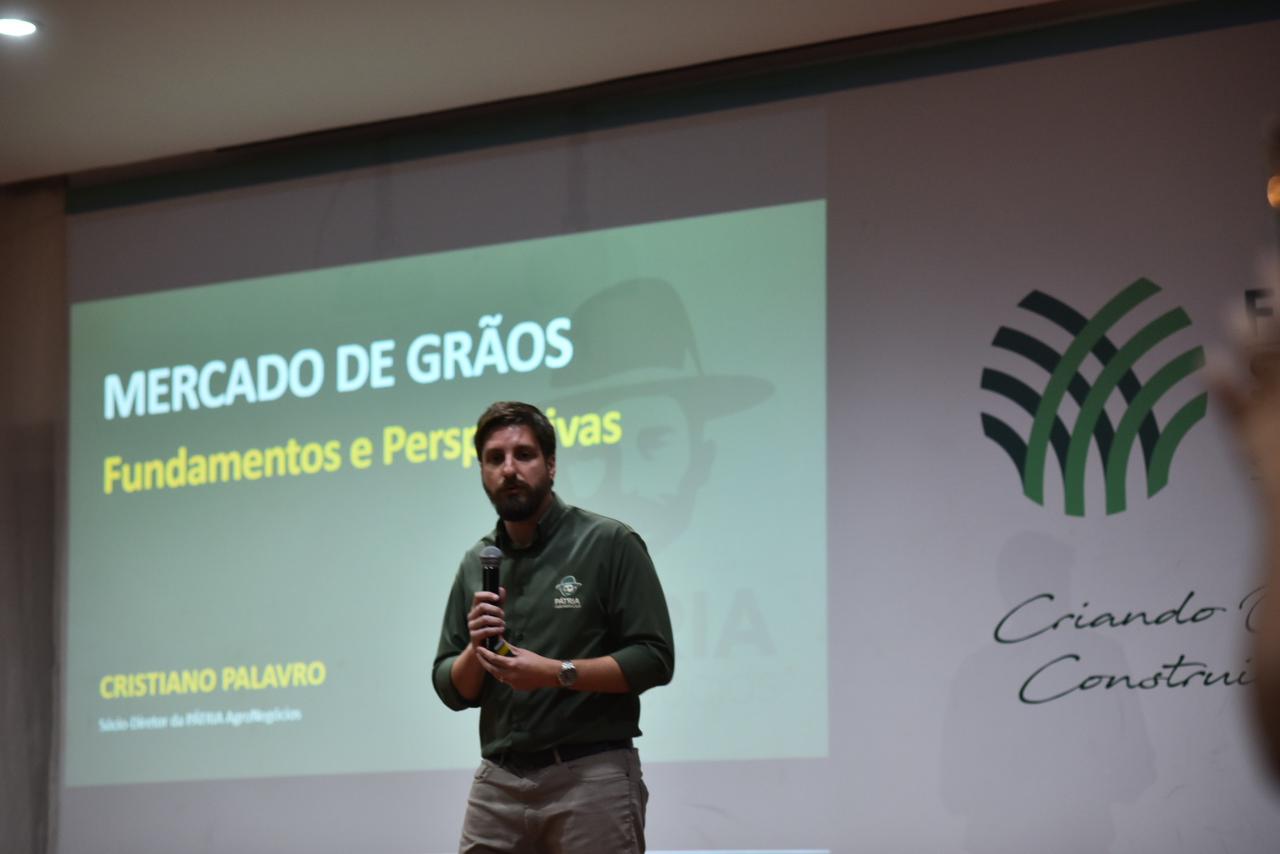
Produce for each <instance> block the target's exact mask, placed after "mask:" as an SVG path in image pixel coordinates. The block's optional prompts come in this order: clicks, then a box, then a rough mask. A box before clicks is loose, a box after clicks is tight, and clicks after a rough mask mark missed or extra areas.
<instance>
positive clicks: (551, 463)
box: [547, 457, 556, 484]
mask: <svg viewBox="0 0 1280 854" xmlns="http://www.w3.org/2000/svg"><path fill="white" fill-rule="evenodd" d="M547 474H548V475H550V476H551V483H552V484H554V483H555V482H556V458H555V457H547Z"/></svg>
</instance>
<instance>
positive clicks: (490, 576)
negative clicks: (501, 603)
mask: <svg viewBox="0 0 1280 854" xmlns="http://www.w3.org/2000/svg"><path fill="white" fill-rule="evenodd" d="M501 565H502V549H500V548H498V547H497V546H485V547H484V548H483V549H482V550H481V551H480V573H481V579H482V581H481V583H482V586H483V589H484V590H485V592H487V593H492V594H494V595H495V596H496V595H497V594H498V587H499V583H500V581H501V579H500V577H499V574H498V569H499V567H500V566H501ZM484 647H485V649H487V650H489V651H490V652H496V653H497V654H498V655H506V654H507V642H506V641H505V640H503V639H502V637H501V635H499V636H498V637H492V638H485V639H484Z"/></svg>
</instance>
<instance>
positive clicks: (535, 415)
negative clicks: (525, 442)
mask: <svg viewBox="0 0 1280 854" xmlns="http://www.w3.org/2000/svg"><path fill="white" fill-rule="evenodd" d="M519 426H524V427H528V428H529V429H530V430H532V431H533V435H534V438H536V439H537V440H538V447H540V448H541V449H542V456H544V457H546V458H547V459H549V460H554V459H555V458H556V430H555V428H554V427H552V426H551V422H550V421H548V420H547V416H545V415H543V414H542V410H541V409H539V408H538V407H536V406H534V405H533V404H530V403H520V402H519V401H516V400H500V401H498V402H497V403H491V404H489V408H488V409H486V410H485V411H484V414H482V415H481V416H480V420H479V421H477V422H476V436H475V443H476V456H477V457H478V456H480V455H481V454H482V453H483V451H484V443H485V442H487V441H489V436H490V435H491V434H492V433H493V431H494V430H498V429H501V428H503V427H519Z"/></svg>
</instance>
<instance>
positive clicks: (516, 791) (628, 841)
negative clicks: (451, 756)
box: [458, 749, 649, 854]
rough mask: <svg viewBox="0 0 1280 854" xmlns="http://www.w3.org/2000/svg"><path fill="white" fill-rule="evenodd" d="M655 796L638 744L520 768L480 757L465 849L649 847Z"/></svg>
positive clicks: (564, 851) (634, 851)
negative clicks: (647, 827) (649, 813)
mask: <svg viewBox="0 0 1280 854" xmlns="http://www.w3.org/2000/svg"><path fill="white" fill-rule="evenodd" d="M648 801H649V790H648V789H646V788H645V785H644V779H643V776H642V775H641V773H640V756H639V754H638V753H637V752H636V751H635V750H634V749H632V750H609V751H606V752H604V753H597V754H595V755H594V756H586V757H584V758H582V759H573V760H570V761H568V762H557V763H555V764H553V765H548V766H547V767H546V768H539V769H537V770H533V771H528V772H527V773H524V774H523V775H521V774H517V773H513V772H512V771H509V770H507V769H506V768H503V767H501V766H499V765H495V764H494V763H492V762H490V761H489V760H487V759H483V760H481V762H480V768H479V769H478V770H477V771H476V776H475V780H474V781H473V782H472V784H471V795H470V796H469V797H468V798H467V816H466V818H465V819H464V820H463V823H462V841H461V842H460V843H459V845H458V851H459V854H499V852H501V854H642V853H643V851H644V812H645V805H646V804H647V803H648Z"/></svg>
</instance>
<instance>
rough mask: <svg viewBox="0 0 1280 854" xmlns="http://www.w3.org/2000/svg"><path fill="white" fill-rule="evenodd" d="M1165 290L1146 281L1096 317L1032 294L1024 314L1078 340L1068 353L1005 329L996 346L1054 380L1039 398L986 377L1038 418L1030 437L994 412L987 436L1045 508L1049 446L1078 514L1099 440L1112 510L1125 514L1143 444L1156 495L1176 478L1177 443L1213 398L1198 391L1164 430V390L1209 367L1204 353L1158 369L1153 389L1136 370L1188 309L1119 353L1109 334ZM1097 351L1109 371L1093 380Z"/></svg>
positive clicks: (1069, 504)
mask: <svg viewBox="0 0 1280 854" xmlns="http://www.w3.org/2000/svg"><path fill="white" fill-rule="evenodd" d="M1159 292H1160V288H1159V286H1157V285H1156V284H1155V283H1153V282H1150V281H1148V280H1147V279H1138V280H1137V281H1136V282H1134V283H1133V284H1131V285H1129V287H1127V288H1125V289H1124V290H1123V291H1121V292H1120V293H1119V294H1118V295H1116V296H1115V297H1114V298H1112V300H1111V301H1110V302H1108V303H1107V304H1106V305H1104V306H1103V307H1102V308H1101V309H1100V310H1099V311H1098V312H1097V313H1096V314H1095V315H1094V316H1093V317H1088V318H1086V317H1085V316H1084V315H1082V314H1080V313H1079V312H1077V311H1076V310H1075V309H1073V308H1071V307H1070V306H1068V305H1066V304H1065V303H1063V302H1060V301H1059V300H1057V299H1055V298H1054V297H1051V296H1049V295H1048V294H1045V293H1042V292H1040V291H1032V292H1031V293H1029V294H1027V296H1026V297H1025V298H1024V299H1023V300H1022V302H1020V303H1018V307H1019V308H1022V309H1025V310H1027V311H1029V312H1032V313H1033V314H1037V315H1039V316H1040V317H1043V318H1045V319H1046V320H1049V321H1051V322H1052V323H1054V324H1055V325H1057V326H1059V327H1061V328H1062V329H1064V330H1066V331H1067V332H1068V333H1069V334H1071V335H1072V336H1074V338H1073V339H1072V341H1071V343H1070V344H1069V345H1068V346H1067V349H1066V352H1064V353H1062V354H1059V353H1058V352H1057V351H1056V350H1054V349H1053V348H1052V347H1050V346H1049V345H1048V344H1045V343H1044V342H1043V341H1040V340H1039V339H1037V338H1033V337H1032V336H1030V335H1028V334H1026V333H1025V332H1019V331H1018V330H1016V329H1010V328H1008V327H1005V326H1002V327H1000V329H999V330H998V331H997V332H996V337H995V339H994V340H993V341H992V342H991V343H992V345H993V346H995V347H999V348H1001V349H1003V350H1008V351H1010V352H1013V353H1016V354H1017V355H1019V356H1022V357H1024V358H1026V359H1029V360H1030V361H1032V362H1034V363H1035V364H1036V365H1038V366H1039V367H1040V368H1042V369H1043V370H1044V371H1045V372H1046V373H1048V375H1049V380H1048V382H1047V383H1046V384H1045V386H1044V391H1043V392H1040V393H1037V392H1036V390H1035V389H1034V388H1032V387H1031V386H1029V385H1027V384H1026V383H1024V382H1023V381H1022V380H1019V379H1017V378H1016V377H1013V376H1010V375H1009V374H1006V373H1004V372H1002V371H997V370H994V369H992V368H986V369H984V370H983V371H982V388H984V389H986V390H988V391H992V392H995V393H996V394H998V395H1001V396H1002V397H1005V398H1007V399H1009V400H1011V401H1013V402H1014V403H1016V404H1017V405H1018V406H1019V407H1021V408H1022V409H1024V410H1026V412H1027V414H1029V415H1030V416H1031V418H1032V423H1031V436H1030V438H1028V439H1026V440H1025V441H1024V440H1023V438H1022V437H1021V436H1020V435H1018V433H1017V432H1016V431H1014V429H1013V428H1012V427H1010V426H1009V425H1008V424H1005V423H1004V422H1003V421H1001V420H1000V419H998V418H996V417H995V416H993V415H988V414H987V413H985V412H984V413H982V432H983V434H984V435H986V437H987V438H989V439H991V440H992V441H993V442H995V443H996V444H997V445H999V446H1000V447H1001V448H1003V449H1004V450H1005V453H1007V454H1008V455H1009V458H1010V459H1012V460H1013V464H1014V466H1016V467H1017V469H1018V477H1019V478H1020V479H1021V480H1022V491H1023V494H1025V495H1026V496H1027V497H1028V498H1030V499H1031V500H1032V501H1034V502H1036V503H1037V504H1040V505H1043V504H1044V477H1045V464H1046V462H1047V458H1048V456H1049V449H1050V448H1052V449H1053V454H1054V456H1055V457H1056V458H1057V460H1058V467H1059V468H1060V469H1061V470H1062V481H1063V491H1064V493H1065V496H1064V497H1065V505H1066V512H1067V514H1068V515H1070V516H1083V515H1084V480H1085V461H1086V459H1087V458H1088V454H1089V444H1090V442H1093V443H1094V444H1096V445H1097V448H1098V452H1099V457H1100V458H1101V460H1102V473H1103V477H1104V478H1105V481H1106V495H1107V513H1108V514H1111V513H1119V512H1121V511H1122V510H1124V509H1125V471H1126V469H1127V468H1128V464H1129V455H1130V453H1131V452H1132V450H1133V445H1134V442H1135V441H1137V442H1139V443H1140V444H1141V446H1142V457H1143V461H1144V462H1145V468H1146V474H1147V495H1148V496H1152V495H1155V494H1156V493H1157V492H1159V491H1160V490H1161V489H1164V487H1165V485H1166V484H1167V483H1168V482H1169V467H1170V465H1172V463H1173V455H1174V452H1176V451H1177V449H1178V443H1179V442H1181V441H1182V437H1183V436H1185V435H1186V434H1187V431H1188V430H1190V429H1191V428H1192V426H1194V425H1195V423H1196V422H1197V421H1199V420H1200V419H1201V418H1203V417H1204V414H1205V409H1206V406H1207V404H1208V396H1207V395H1206V394H1200V395H1197V396H1196V397H1195V398H1194V399H1193V400H1191V401H1190V402H1188V403H1187V404H1186V405H1184V406H1183V407H1182V408H1181V409H1179V410H1178V411H1177V412H1175V413H1174V414H1173V416H1172V417H1170V418H1169V421H1168V423H1167V424H1165V425H1164V428H1163V429H1161V428H1160V426H1159V425H1158V424H1156V419H1155V415H1154V414H1153V413H1152V409H1153V408H1154V407H1155V405H1156V403H1157V402H1158V401H1159V400H1160V399H1161V398H1162V397H1163V396H1164V394H1165V392H1167V391H1168V390H1169V389H1170V388H1172V387H1173V386H1174V385H1176V384H1177V383H1178V382H1180V381H1181V380H1183V379H1185V378H1186V377H1187V376H1188V375H1190V374H1192V373H1194V372H1195V371H1196V370H1197V369H1199V368H1200V367H1201V366H1203V365H1204V349H1203V348H1201V347H1194V348H1192V349H1190V350H1187V351H1186V352H1185V353H1183V354H1182V355H1180V356H1177V357H1176V358H1174V359H1173V360H1172V361H1170V362H1169V363H1168V364H1167V365H1165V366H1164V367H1162V368H1160V369H1159V370H1157V371H1156V372H1155V374H1153V375H1152V377H1151V379H1149V380H1148V381H1147V382H1146V383H1142V382H1140V381H1139V380H1138V377H1137V375H1136V374H1135V373H1134V364H1135V363H1137V361H1138V360H1139V359H1140V358H1142V356H1144V355H1145V354H1146V353H1147V352H1149V351H1150V350H1151V349H1152V348H1153V347H1155V346H1156V345H1157V344H1159V343H1160V342H1161V341H1164V340H1165V339H1166V338H1168V337H1169V336H1171V335H1173V334H1174V333H1176V332H1178V331H1180V330H1182V329H1185V328H1186V327H1188V326H1190V325H1191V318H1190V317H1188V316H1187V313H1186V312H1185V311H1183V310H1182V309H1181V308H1175V309H1173V310H1172V311H1168V312H1166V313H1164V314H1162V315H1160V316H1159V317H1157V318H1156V319H1155V320H1153V321H1151V322H1150V323H1148V324H1147V325H1146V326H1144V327H1142V329H1140V330H1139V331H1138V332H1137V333H1136V334H1135V335H1134V336H1133V337H1132V338H1130V339H1129V340H1128V341H1126V342H1125V343H1124V344H1123V345H1122V346H1120V347H1116V345H1115V344H1113V343H1112V342H1111V340H1110V339H1109V338H1107V332H1108V331H1110V330H1111V328H1112V327H1113V326H1115V324H1116V322H1117V321H1119V320H1120V318H1122V317H1124V316H1125V315H1126V314H1128V313H1129V312H1130V311H1132V310H1133V309H1134V308H1135V307H1136V306H1137V305H1138V304H1139V303H1141V302H1142V301H1144V300H1146V299H1147V298H1149V297H1151V296H1153V295H1155V294H1157V293H1159ZM1090 354H1092V355H1093V357H1094V358H1096V359H1097V360H1098V362H1100V363H1101V365H1102V370H1101V372H1100V373H1099V374H1098V376H1097V378H1096V379H1095V380H1094V381H1093V383H1092V384H1090V383H1089V381H1088V380H1086V379H1085V378H1084V377H1083V376H1082V375H1081V373H1080V368H1081V366H1082V365H1083V364H1084V361H1085V359H1086V357H1088V356H1089V355H1090ZM1117 390H1119V392H1120V394H1121V396H1123V398H1124V402H1125V407H1126V408H1125V411H1124V415H1123V416H1121V418H1120V422H1119V424H1117V425H1115V426H1112V423H1111V419H1110V418H1108V416H1107V413H1106V411H1105V409H1104V406H1105V405H1106V402H1107V400H1108V398H1110V397H1111V395H1112V394H1113V393H1114V392H1115V391H1117ZM1068 394H1069V395H1071V397H1072V399H1073V400H1074V401H1075V402H1076V405H1077V406H1078V407H1079V414H1078V415H1077V416H1076V422H1075V426H1074V427H1072V428H1071V429H1070V430H1068V429H1067V425H1066V424H1065V423H1064V422H1063V420H1062V417H1061V416H1060V415H1059V413H1058V409H1059V407H1060V406H1061V404H1062V402H1063V399H1064V397H1065V396H1066V395H1068Z"/></svg>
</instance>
